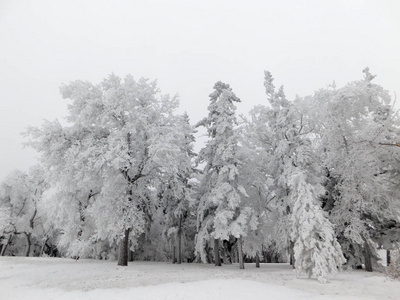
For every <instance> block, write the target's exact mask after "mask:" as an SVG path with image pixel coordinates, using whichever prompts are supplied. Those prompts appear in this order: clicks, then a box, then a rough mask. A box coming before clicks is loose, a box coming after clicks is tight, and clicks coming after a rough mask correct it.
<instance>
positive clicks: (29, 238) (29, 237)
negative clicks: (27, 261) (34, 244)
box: [25, 233, 31, 257]
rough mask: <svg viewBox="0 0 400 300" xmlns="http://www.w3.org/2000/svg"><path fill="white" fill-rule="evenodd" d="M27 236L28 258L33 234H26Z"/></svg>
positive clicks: (26, 253)
mask: <svg viewBox="0 0 400 300" xmlns="http://www.w3.org/2000/svg"><path fill="white" fill-rule="evenodd" d="M25 236H26V243H27V245H26V251H25V256H26V257H28V256H29V253H30V252H31V234H30V233H25Z"/></svg>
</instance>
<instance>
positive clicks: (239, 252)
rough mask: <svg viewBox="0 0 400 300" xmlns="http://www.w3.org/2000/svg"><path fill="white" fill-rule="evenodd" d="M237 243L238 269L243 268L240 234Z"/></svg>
mask: <svg viewBox="0 0 400 300" xmlns="http://www.w3.org/2000/svg"><path fill="white" fill-rule="evenodd" d="M237 243H238V256H239V269H244V261H243V249H242V237H241V236H240V237H239V238H238V241H237Z"/></svg>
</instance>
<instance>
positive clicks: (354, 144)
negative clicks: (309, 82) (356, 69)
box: [303, 68, 400, 271]
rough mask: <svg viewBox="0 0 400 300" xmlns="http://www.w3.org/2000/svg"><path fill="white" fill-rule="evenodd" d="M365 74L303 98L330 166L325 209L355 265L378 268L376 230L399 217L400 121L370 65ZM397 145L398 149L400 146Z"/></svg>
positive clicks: (324, 162)
mask: <svg viewBox="0 0 400 300" xmlns="http://www.w3.org/2000/svg"><path fill="white" fill-rule="evenodd" d="M364 73H365V77H364V79H363V80H359V81H355V82H351V83H349V84H347V85H346V86H344V87H343V88H340V89H336V87H335V86H331V87H329V88H327V89H321V90H319V91H318V92H317V93H316V94H315V95H314V96H312V97H308V98H307V99H304V101H303V107H305V108H308V111H307V114H308V115H309V116H310V118H312V119H314V123H315V131H314V132H315V143H314V145H315V146H317V147H318V148H319V153H320V157H321V159H322V161H323V165H324V167H325V170H326V182H325V185H326V188H327V193H326V195H325V196H324V209H325V210H326V211H328V212H329V218H330V220H331V222H332V223H333V224H335V225H336V231H337V235H338V237H339V241H340V243H341V245H342V249H343V250H344V253H345V255H346V258H347V259H348V264H349V265H351V266H356V265H361V264H363V263H365V266H366V270H367V271H372V265H373V264H374V262H373V260H374V256H375V257H376V255H375V247H374V242H373V241H372V238H373V236H374V231H376V230H377V229H378V228H382V227H385V224H390V223H391V222H393V221H395V220H397V219H398V217H399V213H400V210H399V204H398V201H397V200H396V199H397V198H398V184H397V183H395V182H398V180H396V178H397V179H398V171H397V168H395V167H394V166H396V165H397V163H398V159H399V158H400V156H399V155H400V153H399V151H398V149H397V147H391V146H387V145H396V144H397V143H398V136H399V127H398V124H396V122H397V121H396V115H395V112H394V111H393V108H392V103H391V99H390V96H389V94H388V92H387V91H385V90H384V89H383V88H382V87H380V86H379V85H376V84H373V83H372V80H373V79H374V77H375V76H373V75H371V73H370V72H369V70H368V68H366V69H365V70H364ZM396 150H397V151H396Z"/></svg>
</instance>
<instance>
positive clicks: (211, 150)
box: [196, 82, 251, 269]
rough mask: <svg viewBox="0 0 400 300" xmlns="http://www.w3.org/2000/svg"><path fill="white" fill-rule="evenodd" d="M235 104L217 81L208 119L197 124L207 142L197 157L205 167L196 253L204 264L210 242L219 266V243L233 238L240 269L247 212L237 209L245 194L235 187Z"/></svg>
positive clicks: (232, 98)
mask: <svg viewBox="0 0 400 300" xmlns="http://www.w3.org/2000/svg"><path fill="white" fill-rule="evenodd" d="M239 101H240V100H239V98H238V97H236V95H235V94H234V93H233V92H232V89H231V88H230V87H229V85H228V84H225V83H222V82H217V83H216V84H215V85H214V92H213V93H212V94H211V95H210V105H209V106H208V111H209V114H208V117H207V118H204V119H203V120H202V121H200V122H199V123H198V124H197V126H204V127H206V129H207V132H208V137H209V141H208V142H207V144H206V146H205V147H204V148H203V149H202V150H201V151H200V153H199V158H198V161H199V162H200V163H203V162H204V163H205V167H204V171H203V178H202V182H201V185H200V193H201V198H200V203H199V207H198V233H197V237H196V252H197V253H198V254H199V255H200V257H201V259H202V261H203V262H205V261H206V260H207V259H206V252H205V248H206V246H207V244H209V243H210V242H211V241H212V244H213V248H214V261H215V264H216V265H220V257H219V248H220V240H229V238H230V236H233V237H235V238H237V245H238V252H239V263H240V268H241V269H243V268H244V264H243V253H242V238H243V235H244V234H245V233H246V226H247V221H248V219H249V218H250V216H251V210H250V209H249V208H244V207H242V206H241V203H242V200H241V198H242V196H246V195H247V193H246V191H245V190H244V188H243V187H241V186H239V184H238V165H239V164H240V161H239V159H238V138H237V134H236V133H235V126H236V125H237V121H236V116H235V110H236V107H235V102H239Z"/></svg>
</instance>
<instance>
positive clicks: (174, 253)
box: [172, 243, 176, 264]
mask: <svg viewBox="0 0 400 300" xmlns="http://www.w3.org/2000/svg"><path fill="white" fill-rule="evenodd" d="M174 244H175V243H174ZM172 263H173V264H174V263H176V247H175V245H173V246H172Z"/></svg>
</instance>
